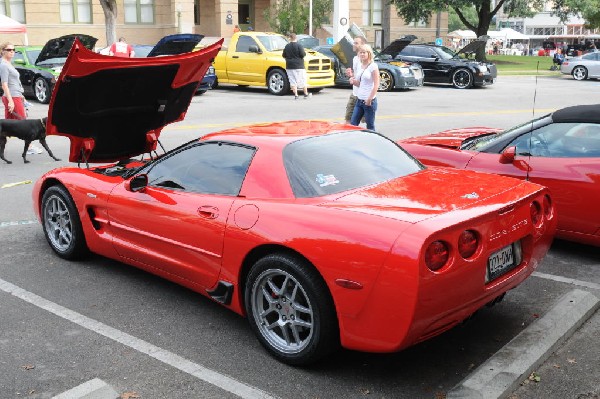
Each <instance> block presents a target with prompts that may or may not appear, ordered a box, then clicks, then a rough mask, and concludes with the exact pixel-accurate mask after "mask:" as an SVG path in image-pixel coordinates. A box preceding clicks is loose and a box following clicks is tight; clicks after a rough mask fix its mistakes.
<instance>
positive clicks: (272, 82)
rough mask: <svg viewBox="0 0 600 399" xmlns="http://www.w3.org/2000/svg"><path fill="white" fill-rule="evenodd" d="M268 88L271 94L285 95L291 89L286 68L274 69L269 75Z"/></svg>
mask: <svg viewBox="0 0 600 399" xmlns="http://www.w3.org/2000/svg"><path fill="white" fill-rule="evenodd" d="M267 88H268V89H269V92H271V94H275V95H276V96H283V95H284V94H286V93H287V92H289V91H290V82H289V80H288V77H287V74H286V73H285V71H284V70H281V69H273V70H272V71H271V72H269V75H268V76H267Z"/></svg>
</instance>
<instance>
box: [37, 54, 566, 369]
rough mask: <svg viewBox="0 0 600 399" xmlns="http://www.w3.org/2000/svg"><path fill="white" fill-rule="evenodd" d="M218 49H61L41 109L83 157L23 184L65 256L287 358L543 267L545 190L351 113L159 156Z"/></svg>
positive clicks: (462, 314) (409, 340)
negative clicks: (180, 302)
mask: <svg viewBox="0 0 600 399" xmlns="http://www.w3.org/2000/svg"><path fill="white" fill-rule="evenodd" d="M217 50H218V45H216V46H212V47H209V48H207V49H205V50H202V51H200V52H196V53H190V54H183V55H179V56H173V57H161V58H155V59H133V60H125V61H119V62H116V60H114V59H107V57H104V56H101V55H96V54H93V53H90V52H88V51H86V50H85V49H83V48H75V50H74V51H73V52H72V53H71V55H70V57H69V60H68V61H67V63H66V65H65V68H64V69H63V72H62V75H61V77H60V79H59V82H58V84H57V86H56V89H55V91H54V94H53V99H52V103H51V108H50V114H51V115H50V117H49V119H48V125H49V131H50V132H51V134H60V135H66V136H68V137H69V138H70V139H71V154H70V159H71V161H75V162H78V163H80V165H81V164H88V167H67V168H60V169H56V170H53V171H50V172H48V173H46V174H45V175H44V176H43V177H41V178H40V179H39V180H38V181H37V182H36V184H35V186H34V190H33V200H34V207H35V211H36V213H37V215H38V217H39V219H40V221H41V224H42V227H43V230H44V233H45V236H46V238H47V241H48V243H49V244H50V247H51V248H52V249H53V250H54V251H55V252H56V254H58V256H60V257H62V258H65V259H77V258H79V257H81V256H83V255H85V254H86V253H87V252H89V251H91V252H94V253H97V254H101V255H104V256H107V257H110V258H112V259H115V260H118V261H120V262H123V263H127V264H130V265H134V266H136V267H139V268H141V269H144V270H147V271H149V272H151V273H154V274H157V275H159V276H162V277H164V278H166V279H169V280H172V281H175V282H177V283H179V284H181V285H183V286H185V287H188V288H189V289H192V290H194V291H197V292H200V293H202V294H203V295H206V296H207V297H209V298H212V299H213V300H215V301H217V302H219V303H221V304H223V306H225V307H227V308H230V309H231V310H233V311H235V312H237V313H239V314H241V315H245V316H247V317H248V320H249V323H250V325H251V328H252V329H253V330H254V332H255V333H256V335H257V337H258V339H259V341H260V342H261V343H262V344H263V345H264V347H265V348H266V349H267V350H268V351H269V352H270V353H271V354H273V355H274V356H275V357H276V358H278V359H280V360H281V361H283V362H286V363H289V364H296V365H299V364H308V363H311V362H314V361H316V360H318V359H319V358H321V357H323V356H325V355H327V354H328V353H330V352H331V351H332V350H334V349H335V348H336V347H338V346H339V345H341V346H343V347H346V348H351V349H356V350H362V351H373V352H391V351H398V350H401V349H403V348H406V347H407V346H409V345H413V344H415V343H417V342H420V341H423V340H425V339H428V338H430V337H433V336H435V335H438V334H440V333H442V332H443V331H446V330H448V329H449V328H451V327H453V326H454V325H456V324H458V323H460V322H461V321H462V320H464V319H465V318H467V317H468V316H469V315H471V314H472V313H473V312H475V311H476V310H477V309H479V308H480V307H482V306H483V305H485V304H488V303H493V302H496V301H498V300H500V299H501V298H502V297H503V295H504V294H505V293H506V292H507V291H508V290H510V289H512V288H514V287H515V286H517V285H518V284H519V283H521V282H522V281H523V280H525V279H526V278H527V277H528V276H529V275H530V274H531V273H532V272H533V270H534V269H535V268H536V267H537V266H538V265H539V263H540V261H541V260H542V258H543V257H544V255H545V254H546V252H547V250H548V248H549V246H550V243H551V241H552V237H553V234H554V231H555V229H556V218H555V216H554V207H553V205H552V200H551V198H550V196H549V193H548V190H547V189H546V188H544V187H542V186H539V185H536V184H533V183H528V182H523V181H519V180H515V179H511V178H502V177H497V176H492V175H487V174H482V173H477V172H469V171H458V170H450V169H426V168H424V167H423V165H422V164H421V163H419V162H418V161H417V160H415V159H414V158H413V157H411V156H410V155H408V154H407V153H406V152H404V151H403V150H402V149H401V148H400V147H399V146H398V145H397V144H396V143H394V142H393V141H391V140H389V139H387V138H385V137H384V136H381V135H379V134H376V133H368V132H365V131H362V130H359V129H357V128H356V127H354V126H349V125H341V124H332V123H327V122H315V121H312V122H311V121H292V122H284V123H274V124H266V125H255V126H249V127H240V128H235V129H231V130H226V131H222V132H218V133H213V134H210V135H207V136H204V137H202V138H200V139H198V140H193V141H191V142H188V143H186V144H183V145H181V146H180V147H178V148H175V149H173V150H171V151H169V152H167V153H165V154H163V155H161V156H158V155H157V154H156V152H155V151H153V150H154V148H155V147H156V145H157V139H158V137H159V133H160V130H161V128H162V125H163V124H166V123H169V122H171V121H174V120H178V119H181V118H182V117H183V115H184V114H185V112H186V110H187V106H188V105H189V103H190V100H191V98H192V96H193V94H194V91H195V87H196V85H197V84H198V82H199V81H200V80H201V78H202V74H203V71H204V70H205V69H206V68H207V67H208V64H209V61H210V58H212V57H214V54H215V52H216V51H217ZM131 66H135V68H131ZM149 83H152V84H149ZM90 86H91V87H94V88H96V90H89V87H90ZM104 87H110V88H114V87H117V88H118V89H117V93H114V92H113V90H112V89H111V90H108V89H106V90H103V88H104ZM85 93H94V94H93V95H91V96H90V95H87V94H85ZM148 152H150V154H151V156H150V157H148V158H146V159H142V158H139V159H137V160H134V159H130V158H129V157H130V156H133V155H136V154H142V153H148ZM117 160H118V161H119V162H117V163H111V164H103V165H100V166H95V167H89V163H94V162H100V163H106V162H108V161H111V162H113V161H117Z"/></svg>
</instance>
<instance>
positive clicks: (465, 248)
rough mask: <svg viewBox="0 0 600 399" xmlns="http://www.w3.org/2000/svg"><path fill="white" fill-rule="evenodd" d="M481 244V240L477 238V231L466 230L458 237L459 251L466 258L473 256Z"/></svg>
mask: <svg viewBox="0 0 600 399" xmlns="http://www.w3.org/2000/svg"><path fill="white" fill-rule="evenodd" d="M478 246H479V240H478V239H477V233H475V232H474V231H473V230H465V231H463V232H462V234H461V235H460V237H458V253H459V254H460V256H462V257H463V258H465V259H468V258H470V257H471V256H473V254H474V253H475V251H477V247H478Z"/></svg>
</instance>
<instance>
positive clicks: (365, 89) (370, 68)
mask: <svg viewBox="0 0 600 399" xmlns="http://www.w3.org/2000/svg"><path fill="white" fill-rule="evenodd" d="M373 58H374V55H373V49H372V48H371V46H369V45H368V44H363V45H361V46H359V47H358V59H359V61H360V63H359V65H358V69H357V70H356V72H355V73H354V76H353V77H351V78H350V84H352V85H353V86H356V87H358V91H357V93H356V96H357V97H358V100H357V101H356V105H355V106H354V112H353V113H352V119H351V120H350V123H351V124H353V125H354V126H358V124H359V123H360V120H361V118H362V117H363V116H364V117H365V122H367V129H370V130H375V112H376V111H377V97H375V96H376V95H377V90H379V68H378V67H377V64H376V63H375V62H374V61H373Z"/></svg>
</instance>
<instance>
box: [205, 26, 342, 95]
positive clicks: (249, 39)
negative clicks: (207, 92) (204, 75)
mask: <svg viewBox="0 0 600 399" xmlns="http://www.w3.org/2000/svg"><path fill="white" fill-rule="evenodd" d="M287 43H288V40H287V39H286V38H285V36H282V35H280V34H278V33H266V32H237V33H234V34H233V37H232V38H231V41H230V42H229V45H228V46H227V48H223V49H221V51H219V54H218V55H217V57H216V58H215V60H214V67H215V73H216V74H217V81H216V82H215V85H214V86H213V88H214V87H215V86H216V85H217V84H220V83H232V84H236V85H240V86H263V87H264V86H266V87H267V88H268V89H269V91H270V92H271V93H272V94H275V95H278V96H281V95H284V94H287V93H288V92H289V91H290V82H289V81H288V77H287V74H286V72H285V59H284V58H283V56H282V52H283V48H284V47H285V45H286V44H287ZM305 51H306V57H304V67H305V68H306V76H307V84H308V87H309V88H310V89H311V90H312V91H319V90H321V89H322V88H323V87H327V86H333V85H334V78H335V73H334V70H333V65H332V63H331V60H330V59H329V58H328V57H326V56H324V55H322V54H321V53H318V52H316V51H312V50H310V49H305Z"/></svg>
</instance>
